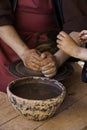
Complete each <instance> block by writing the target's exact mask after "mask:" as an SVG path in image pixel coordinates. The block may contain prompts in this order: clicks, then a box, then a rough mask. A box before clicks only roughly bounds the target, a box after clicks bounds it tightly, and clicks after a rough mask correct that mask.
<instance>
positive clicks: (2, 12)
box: [0, 0, 14, 26]
mask: <svg viewBox="0 0 87 130" xmlns="http://www.w3.org/2000/svg"><path fill="white" fill-rule="evenodd" d="M13 23H14V15H13V10H12V6H11V3H10V0H0V26H3V25H11V24H13Z"/></svg>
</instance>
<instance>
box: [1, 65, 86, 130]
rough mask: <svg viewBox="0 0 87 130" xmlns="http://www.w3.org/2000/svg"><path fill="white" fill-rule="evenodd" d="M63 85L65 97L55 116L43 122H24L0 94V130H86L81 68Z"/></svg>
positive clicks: (84, 86)
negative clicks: (65, 92)
mask: <svg viewBox="0 0 87 130" xmlns="http://www.w3.org/2000/svg"><path fill="white" fill-rule="evenodd" d="M73 67H74V69H75V72H74V73H73V75H72V76H70V77H69V78H67V79H66V80H65V81H64V82H63V84H64V85H65V86H66V90H67V95H66V98H65V100H64V102H63V103H62V105H61V107H60V108H59V109H58V111H57V113H56V115H55V116H54V117H52V118H50V119H48V120H45V121H32V120H26V119H24V118H23V117H21V116H20V115H18V114H17V113H16V112H15V110H14V109H13V107H12V106H11V104H10V103H9V101H8V98H7V95H6V94H5V93H2V92H0V130H87V84H86V83H83V82H81V67H80V66H79V65H78V64H74V65H73Z"/></svg>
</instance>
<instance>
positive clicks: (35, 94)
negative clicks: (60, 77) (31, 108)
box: [11, 83, 61, 100]
mask: <svg viewBox="0 0 87 130" xmlns="http://www.w3.org/2000/svg"><path fill="white" fill-rule="evenodd" d="M11 91H12V93H13V94H15V95H17V96H19V97H21V98H25V99H32V100H45V99H50V98H55V97H57V96H59V95H60V94H61V90H60V89H58V88H56V87H53V86H52V85H48V84H42V83H37V84H35V83H30V84H26V85H25V84H24V85H21V86H20V85H19V86H18V85H14V88H12V90H11Z"/></svg>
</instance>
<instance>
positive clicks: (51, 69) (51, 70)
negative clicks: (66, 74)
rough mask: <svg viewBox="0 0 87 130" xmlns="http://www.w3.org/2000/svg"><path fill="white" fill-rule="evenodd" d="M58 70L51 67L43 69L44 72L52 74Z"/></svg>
mask: <svg viewBox="0 0 87 130" xmlns="http://www.w3.org/2000/svg"><path fill="white" fill-rule="evenodd" d="M55 71H56V68H50V69H49V70H45V71H42V73H44V74H52V73H54V72H55Z"/></svg>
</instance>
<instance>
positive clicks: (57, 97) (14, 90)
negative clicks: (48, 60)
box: [7, 77, 66, 121]
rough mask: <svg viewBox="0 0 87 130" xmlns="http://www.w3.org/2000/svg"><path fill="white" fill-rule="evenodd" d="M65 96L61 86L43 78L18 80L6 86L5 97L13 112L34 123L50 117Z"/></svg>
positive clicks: (64, 90) (63, 88) (54, 81)
mask: <svg viewBox="0 0 87 130" xmlns="http://www.w3.org/2000/svg"><path fill="white" fill-rule="evenodd" d="M65 94H66V89H65V87H64V86H63V84H61V83H60V82H58V81H57V80H54V79H49V78H45V77H25V78H19V79H17V80H14V81H12V82H10V83H9V84H8V86H7V95H8V98H9V101H10V102H11V104H12V106H13V107H14V108H15V110H16V111H17V112H18V113H19V114H20V115H22V116H24V117H25V118H27V119H32V120H36V121H40V120H45V119H47V118H49V117H52V116H53V115H54V114H55V112H56V110H57V109H58V107H59V106H60V104H61V103H62V102H63V100H64V98H65Z"/></svg>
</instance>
